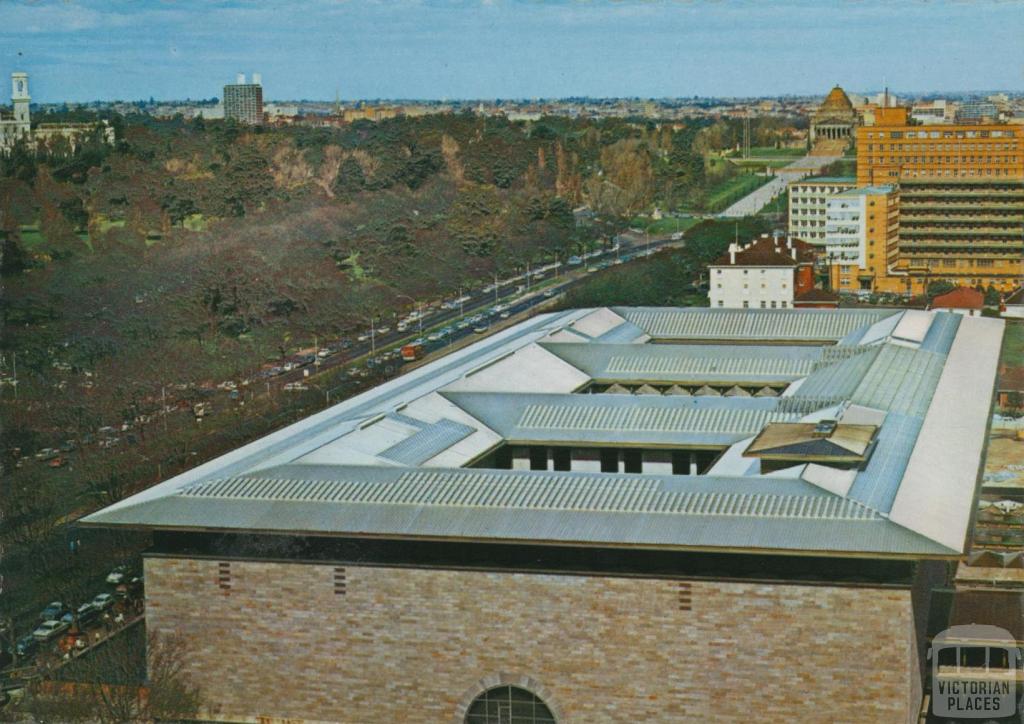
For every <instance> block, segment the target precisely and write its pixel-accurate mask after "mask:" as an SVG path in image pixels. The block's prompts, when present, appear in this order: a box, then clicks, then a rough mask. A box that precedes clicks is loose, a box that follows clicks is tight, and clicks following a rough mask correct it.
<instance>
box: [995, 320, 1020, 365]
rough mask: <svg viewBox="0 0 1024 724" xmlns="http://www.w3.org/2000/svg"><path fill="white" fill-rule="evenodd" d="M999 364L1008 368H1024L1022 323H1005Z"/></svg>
mask: <svg viewBox="0 0 1024 724" xmlns="http://www.w3.org/2000/svg"><path fill="white" fill-rule="evenodd" d="M999 363H1000V364H1004V365H1008V366H1010V367H1020V366H1024V322H1010V321H1007V323H1006V327H1005V331H1004V332H1003V351H1002V354H1001V355H1000V357H999Z"/></svg>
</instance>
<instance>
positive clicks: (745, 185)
mask: <svg viewBox="0 0 1024 724" xmlns="http://www.w3.org/2000/svg"><path fill="white" fill-rule="evenodd" d="M769 180H770V179H769V177H768V176H757V175H755V174H752V173H747V174H740V175H739V176H733V177H732V178H730V179H727V180H726V181H724V182H722V183H720V184H717V185H715V186H712V187H711V189H710V190H709V191H708V210H709V211H712V212H716V211H721V210H722V209H724V208H726V207H727V206H729V205H730V204H732V203H735V202H737V201H739V200H740V199H742V198H743V197H744V196H746V195H747V194H749V193H750V192H751V191H753V190H754V189H757V188H759V187H761V186H764V185H765V184H766V183H768V181H769Z"/></svg>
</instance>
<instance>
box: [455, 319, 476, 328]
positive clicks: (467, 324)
mask: <svg viewBox="0 0 1024 724" xmlns="http://www.w3.org/2000/svg"><path fill="white" fill-rule="evenodd" d="M471 326H473V325H472V323H471V322H469V321H468V320H465V319H463V320H462V321H461V322H459V323H458V324H456V325H455V329H469V328H470V327H471Z"/></svg>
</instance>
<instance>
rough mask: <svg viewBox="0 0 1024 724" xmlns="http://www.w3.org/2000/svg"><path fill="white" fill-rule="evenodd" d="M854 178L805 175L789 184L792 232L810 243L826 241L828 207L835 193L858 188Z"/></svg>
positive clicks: (790, 226)
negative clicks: (827, 204)
mask: <svg viewBox="0 0 1024 724" xmlns="http://www.w3.org/2000/svg"><path fill="white" fill-rule="evenodd" d="M856 186H857V180H856V179H855V178H852V177H831V176H829V177H820V178H805V179H801V180H800V181H792V182H791V183H790V184H789V233H790V234H791V235H793V236H796V237H798V238H800V239H802V240H804V241H806V242H809V243H811V244H817V245H821V246H824V244H825V206H826V203H827V202H828V199H829V198H830V197H832V196H834V195H835V194H838V193H842V192H843V191H846V190H848V189H852V188H855V187H856Z"/></svg>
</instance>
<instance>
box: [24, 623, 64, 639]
mask: <svg viewBox="0 0 1024 724" xmlns="http://www.w3.org/2000/svg"><path fill="white" fill-rule="evenodd" d="M69 628H70V625H69V624H66V623H64V622H63V621H43V622H42V623H41V624H39V627H38V628H36V630H35V631H33V632H32V637H33V638H34V639H35V640H36V641H43V642H45V641H53V640H54V639H55V638H57V637H58V636H60V635H61V634H62V633H64V632H65V631H67V630H68V629H69Z"/></svg>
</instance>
